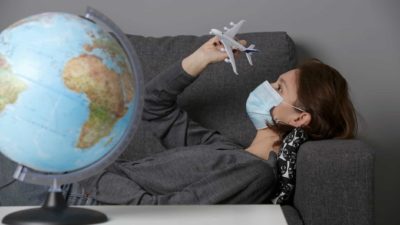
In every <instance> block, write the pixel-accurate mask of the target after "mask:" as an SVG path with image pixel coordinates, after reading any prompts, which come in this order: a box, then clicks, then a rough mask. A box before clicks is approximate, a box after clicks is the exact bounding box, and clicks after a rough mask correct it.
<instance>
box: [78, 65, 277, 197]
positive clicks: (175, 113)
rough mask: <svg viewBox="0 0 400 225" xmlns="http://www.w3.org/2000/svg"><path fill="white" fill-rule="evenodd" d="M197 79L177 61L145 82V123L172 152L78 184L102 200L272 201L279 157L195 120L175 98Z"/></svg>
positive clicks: (122, 164) (121, 166)
mask: <svg viewBox="0 0 400 225" xmlns="http://www.w3.org/2000/svg"><path fill="white" fill-rule="evenodd" d="M195 80H196V78H195V77H192V76H190V75H188V74H187V73H185V71H184V70H183V69H182V67H181V64H180V63H176V64H174V65H172V66H171V67H170V68H169V69H167V70H166V71H165V72H163V73H161V74H159V75H158V76H156V77H155V78H154V79H152V80H151V81H150V82H149V83H148V84H147V85H146V91H145V102H144V109H143V120H142V121H143V122H145V123H149V125H150V126H149V127H151V129H152V131H153V133H154V135H155V136H156V137H157V138H159V139H160V141H161V143H162V144H163V145H164V147H165V148H166V149H168V150H167V151H164V152H161V153H158V154H156V155H153V156H150V157H146V158H144V159H141V160H138V161H133V162H132V161H123V160H119V161H117V162H115V163H114V164H113V165H112V166H110V167H109V168H107V169H106V170H105V171H104V172H102V173H100V174H98V175H96V176H94V177H92V178H90V179H87V180H85V181H83V182H80V185H81V186H82V187H83V188H84V189H85V192H86V193H87V194H88V195H89V196H91V197H93V198H94V199H96V200H97V201H99V202H101V203H103V204H104V203H105V204H223V203H229V204H232V203H242V204H251V203H266V202H269V198H270V197H271V196H272V194H273V192H274V191H275V188H276V184H277V182H276V180H277V173H276V157H270V158H269V159H268V160H263V159H261V158H259V157H257V156H255V155H253V154H251V153H249V152H247V151H245V150H243V146H240V145H238V144H236V143H235V142H234V141H232V140H230V139H228V138H226V137H224V136H223V135H221V134H220V133H219V132H217V131H213V130H209V129H207V128H204V127H202V126H201V125H199V124H198V123H196V122H194V121H193V120H191V119H190V118H189V117H188V114H187V113H186V112H185V111H183V110H182V109H181V108H179V106H178V105H177V102H176V100H177V96H178V95H179V94H180V93H181V92H183V91H184V89H185V88H186V87H187V86H188V85H190V84H191V83H192V82H194V81H195ZM270 156H272V154H271V155H270Z"/></svg>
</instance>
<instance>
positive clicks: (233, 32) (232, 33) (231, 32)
mask: <svg viewBox="0 0 400 225" xmlns="http://www.w3.org/2000/svg"><path fill="white" fill-rule="evenodd" d="M244 21H245V20H241V21H239V23H237V24H235V25H233V27H232V28H231V29H228V30H227V31H226V32H224V35H226V36H229V37H231V38H234V37H235V36H236V34H237V32H238V31H239V30H240V28H241V27H242V25H243V23H244Z"/></svg>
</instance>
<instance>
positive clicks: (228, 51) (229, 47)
mask: <svg viewBox="0 0 400 225" xmlns="http://www.w3.org/2000/svg"><path fill="white" fill-rule="evenodd" d="M221 42H222V44H223V45H224V48H225V51H226V53H227V54H228V58H229V62H230V63H231V65H232V69H233V72H234V73H235V74H236V75H239V74H238V72H237V70H236V63H235V56H234V55H233V52H232V48H231V46H230V45H229V44H227V43H226V41H225V40H224V39H223V38H221Z"/></svg>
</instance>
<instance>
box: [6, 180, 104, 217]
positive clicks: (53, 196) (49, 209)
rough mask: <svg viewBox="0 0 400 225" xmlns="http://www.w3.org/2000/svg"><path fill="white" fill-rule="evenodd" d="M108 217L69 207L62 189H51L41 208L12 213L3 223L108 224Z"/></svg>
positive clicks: (91, 211)
mask: <svg viewBox="0 0 400 225" xmlns="http://www.w3.org/2000/svg"><path fill="white" fill-rule="evenodd" d="M107 220H108V219H107V216H106V215H105V214H103V213H101V212H98V211H95V210H90V209H84V208H72V207H68V206H67V203H66V201H65V199H64V196H63V195H62V192H61V189H59V188H57V189H56V190H54V189H51V190H49V193H48V195H47V199H46V201H45V202H44V204H43V206H42V207H41V208H34V209H26V210H21V211H18V212H14V213H10V214H8V215H7V216H5V217H4V218H3V221H2V223H4V224H10V225H40V224H45V225H67V224H68V225H70V224H74V225H75V224H76V225H84V224H96V223H103V222H106V221H107Z"/></svg>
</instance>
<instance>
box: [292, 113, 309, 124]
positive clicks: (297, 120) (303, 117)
mask: <svg viewBox="0 0 400 225" xmlns="http://www.w3.org/2000/svg"><path fill="white" fill-rule="evenodd" d="M310 122H311V114H310V113H308V112H301V113H300V114H298V115H296V116H295V117H294V118H293V120H292V121H290V123H291V125H293V126H295V127H302V126H307V125H308V124H310Z"/></svg>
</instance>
